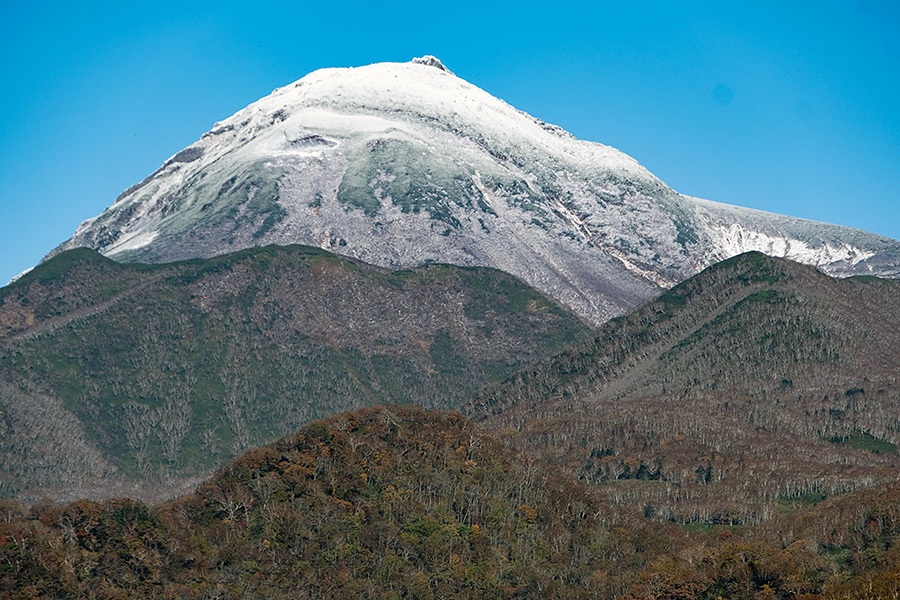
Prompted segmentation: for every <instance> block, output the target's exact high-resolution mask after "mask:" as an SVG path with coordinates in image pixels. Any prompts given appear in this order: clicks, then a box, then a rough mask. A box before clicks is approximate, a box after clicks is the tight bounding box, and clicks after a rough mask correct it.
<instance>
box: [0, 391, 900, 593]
mask: <svg viewBox="0 0 900 600" xmlns="http://www.w3.org/2000/svg"><path fill="white" fill-rule="evenodd" d="M493 437H494V436H492V435H490V434H489V433H488V432H485V431H483V430H481V429H480V428H479V427H478V426H476V425H474V424H473V423H471V422H469V421H467V420H466V419H465V418H464V417H462V416H461V415H460V414H458V413H447V412H442V411H425V410H422V409H420V408H415V407H407V408H397V407H372V408H363V409H359V410H356V411H353V412H349V413H343V414H340V415H336V416H334V417H331V418H329V419H327V420H324V421H315V422H313V423H310V424H309V425H308V426H307V427H305V428H303V429H302V430H301V431H300V432H298V433H296V434H293V435H290V436H287V437H285V438H283V439H281V440H279V441H277V442H275V443H273V444H271V445H269V446H265V447H262V448H257V449H254V450H250V451H248V452H246V453H244V454H243V455H241V456H240V457H239V458H237V459H236V460H234V461H232V462H231V463H229V464H228V465H227V466H225V467H223V468H222V469H221V470H219V471H218V472H217V473H216V475H215V476H214V477H212V478H211V479H209V480H208V481H206V482H205V483H203V484H202V485H201V486H200V487H199V488H198V490H197V491H196V492H195V493H192V494H188V495H186V496H183V497H181V498H179V499H177V500H173V501H169V502H166V503H163V504H159V505H156V506H147V505H145V504H142V503H140V502H137V501H133V500H107V501H102V502H91V501H79V502H75V503H72V504H69V505H65V506H58V505H37V506H33V507H31V508H28V507H26V506H24V505H21V504H18V503H16V502H13V501H5V502H2V503H0V594H2V597H3V598H10V599H13V600H16V599H22V598H73V597H86V598H87V597H89V598H98V599H101V598H102V599H105V598H250V597H253V598H262V597H265V598H338V599H343V598H347V599H350V598H387V599H390V598H397V599H399V598H417V599H418V598H421V599H428V600H431V599H436V598H503V599H507V598H508V599H513V598H535V599H537V598H627V599H629V600H637V599H639V598H640V599H643V598H718V597H722V598H731V599H734V600H740V599H759V598H783V599H788V598H803V599H805V600H817V599H822V598H847V599H850V598H854V599H856V598H858V599H867V600H868V599H872V600H874V599H875V598H890V597H894V596H893V595H896V594H898V593H900V578H898V577H897V571H898V568H900V555H898V554H897V552H896V548H897V545H896V544H897V541H898V540H900V518H898V517H900V513H898V505H900V504H898V500H900V488H898V486H897V485H896V484H894V485H882V486H879V487H878V488H875V489H871V490H867V491H866V492H857V493H852V494H848V495H846V496H844V497H842V498H837V499H834V500H828V501H825V502H823V503H821V504H819V505H817V506H814V507H807V508H803V509H799V510H798V511H796V512H794V513H792V514H791V515H784V516H780V517H777V518H775V519H773V520H772V521H770V522H768V523H767V524H766V525H765V526H761V527H744V528H725V527H720V528H718V529H716V530H714V531H712V532H710V533H701V532H691V531H688V530H687V529H686V528H683V527H679V526H677V525H674V524H666V523H655V522H653V521H650V520H646V519H643V518H642V517H635V516H634V515H633V514H631V512H630V511H622V510H618V509H616V508H615V507H610V506H604V504H603V502H602V500H601V499H600V498H598V497H597V496H595V495H594V494H593V493H592V491H593V489H594V488H592V487H591V486H588V485H586V484H584V483H579V482H576V481H574V480H572V479H570V478H567V477H566V476H565V475H564V474H561V473H559V472H558V469H555V468H554V467H552V466H548V465H543V464H541V463H539V462H536V461H534V460H532V459H529V458H527V457H524V456H522V455H518V454H515V453H512V452H510V451H509V450H508V449H505V448H504V447H503V446H502V445H500V444H498V443H497V441H496V440H495V439H493ZM892 594H893V595H892Z"/></svg>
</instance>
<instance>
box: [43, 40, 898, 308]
mask: <svg viewBox="0 0 900 600" xmlns="http://www.w3.org/2000/svg"><path fill="white" fill-rule="evenodd" d="M271 243H277V244H291V243H302V244H308V245H311V246H318V247H321V248H325V249H329V250H331V251H334V252H338V253H340V254H343V255H347V256H353V257H355V258H358V259H360V260H364V261H366V262H368V263H371V264H376V265H380V266H383V267H388V268H392V269H396V268H408V267H412V266H417V265H422V264H427V263H429V262H439V263H451V264H457V265H463V266H475V265H480V266H489V267H494V268H498V269H500V270H503V271H506V272H508V273H511V274H513V275H515V276H516V277H519V278H520V279H522V280H523V281H525V282H526V283H528V284H529V285H531V286H533V287H535V288H536V289H538V290H540V291H541V292H542V293H544V294H546V295H548V296H550V297H552V298H554V299H555V300H556V301H558V302H560V303H561V304H563V305H564V306H567V307H569V308H570V309H571V310H573V311H574V312H576V313H577V314H579V315H580V316H581V317H582V318H584V319H586V320H587V321H589V322H590V323H593V324H599V323H602V322H605V321H606V320H608V319H610V318H612V317H614V316H617V315H621V314H623V313H625V312H627V311H628V310H630V309H632V308H634V307H635V306H637V305H639V304H641V303H642V302H644V301H646V300H649V299H651V298H653V297H655V296H656V295H658V294H659V292H660V291H661V290H662V289H665V288H668V287H671V286H672V285H674V284H676V283H678V282H680V281H682V280H684V279H686V278H688V277H690V276H692V275H694V274H696V273H697V272H699V271H700V270H702V269H703V268H705V267H707V266H709V265H711V264H713V263H715V262H718V261H719V260H722V259H725V258H729V257H731V256H734V255H736V254H739V253H741V252H746V251H749V250H760V251H763V252H766V253H768V254H771V255H775V256H784V257H788V258H791V259H794V260H798V261H801V262H804V263H808V264H813V265H816V266H818V267H820V268H821V269H823V270H824V271H826V272H828V273H831V274H836V275H849V274H875V275H887V276H896V275H897V274H898V273H900V242H897V241H896V240H891V239H887V238H884V237H880V236H877V235H873V234H870V233H866V232H863V231H859V230H855V229H850V228H846V227H839V226H837V225H827V224H823V223H815V222H812V221H807V220H803V219H795V218H789V217H784V216H781V215H775V214H771V213H764V212H761V211H751V210H747V209H741V208H737V207H732V206H728V205H725V204H718V203H715V202H708V201H705V200H698V199H695V198H690V197H687V196H683V195H681V194H679V193H677V192H675V191H674V190H672V189H671V188H669V187H668V186H667V185H666V184H665V183H663V182H662V181H660V180H659V179H658V178H656V177H655V176H653V174H652V173H650V172H649V171H647V170H646V169H645V168H644V167H642V166H641V165H640V164H639V163H638V162H637V161H636V160H634V159H633V158H631V157H629V156H627V155H625V154H623V153H622V152H620V151H618V150H616V149H614V148H610V147H609V146H604V145H602V144H597V143H593V142H586V141H582V140H578V139H576V138H575V137H574V136H572V135H570V134H568V133H567V132H565V131H563V130H562V129H560V128H559V127H556V126H554V125H550V124H548V123H545V122H543V121H541V120H539V119H536V118H534V117H531V116H529V115H527V114H525V113H523V112H521V111H518V110H516V109H515V108H513V107H512V106H510V105H508V104H507V103H505V102H503V101H502V100H500V99H498V98H495V97H493V96H491V95H490V94H488V93H487V92H485V91H483V90H481V89H479V88H477V87H476V86H474V85H472V84H470V83H468V82H466V81H465V80H463V79H461V78H459V77H457V76H455V75H454V74H453V73H451V72H449V71H448V70H447V69H446V68H444V67H443V65H441V63H440V61H437V60H436V59H434V58H426V59H419V60H415V61H413V62H410V63H405V64H400V63H382V64H375V65H369V66H365V67H360V68H352V69H322V70H319V71H315V72H313V73H310V74H309V75H307V76H306V77H303V78H302V79H300V80H299V81H296V82H294V83H292V84H290V85H288V86H285V87H283V88H279V89H277V90H275V91H273V92H272V94H270V95H269V96H266V97H265V98H262V99H260V100H259V101H257V102H254V103H253V104H251V105H250V106H248V107H247V108H245V109H243V110H241V111H239V112H237V113H236V114H235V115H233V116H231V117H229V118H227V119H225V120H223V121H222V122H220V123H217V124H216V125H215V126H214V127H213V129H212V130H210V131H209V132H207V133H206V134H204V135H203V136H202V137H201V138H200V139H199V140H198V141H197V142H195V143H194V144H191V145H190V146H189V147H187V148H185V149H183V150H181V151H180V152H178V153H176V154H175V155H173V156H172V157H171V158H170V159H168V160H167V161H165V162H164V164H163V165H162V166H161V167H160V168H159V169H158V170H157V171H156V172H154V173H152V174H150V175H149V176H148V177H147V178H146V179H144V180H143V181H141V182H139V183H136V184H135V185H133V186H132V187H130V188H129V189H127V190H125V191H124V192H123V193H122V194H121V195H120V196H119V198H117V199H116V200H115V202H114V203H113V204H112V205H111V206H110V207H109V208H108V209H107V210H106V211H104V212H103V213H102V214H100V215H98V216H97V217H95V218H93V219H89V220H87V221H85V222H84V223H82V224H81V226H79V227H78V229H77V231H76V232H75V233H74V235H73V236H72V238H71V239H69V240H68V241H66V242H65V243H63V244H62V245H61V246H60V247H59V248H58V249H57V250H56V251H54V252H58V251H61V250H66V249H72V248H76V247H82V246H84V247H90V248H94V249H96V250H99V251H100V252H102V253H103V254H104V255H106V256H109V257H111V258H114V259H116V260H120V261H141V262H168V261H172V260H181V259H186V258H193V257H210V256H215V255H218V254H223V253H226V252H232V251H235V250H239V249H242V248H247V247H251V246H261V245H265V244H271Z"/></svg>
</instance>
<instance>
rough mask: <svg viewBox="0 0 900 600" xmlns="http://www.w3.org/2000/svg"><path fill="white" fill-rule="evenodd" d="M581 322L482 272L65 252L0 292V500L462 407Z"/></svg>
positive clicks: (107, 484)
mask: <svg viewBox="0 0 900 600" xmlns="http://www.w3.org/2000/svg"><path fill="white" fill-rule="evenodd" d="M587 332H588V329H587V328H586V327H585V326H584V325H583V324H582V323H581V322H580V321H579V320H578V319H577V318H575V317H574V316H572V315H570V314H569V313H567V312H565V311H564V310H562V309H561V308H560V307H559V306H558V305H556V304H555V303H554V302H553V301H551V300H548V299H547V298H546V297H544V296H542V295H541V294H540V293H538V292H536V291H534V290H533V289H531V288H529V287H527V286H526V285H524V284H523V283H521V282H520V281H518V280H517V279H515V278H514V277H511V276H509V275H506V274H505V273H501V272H499V271H496V270H493V269H485V268H459V267H452V266H445V265H429V266H425V267H420V268H417V269H413V270H407V271H398V272H390V271H387V270H385V269H381V268H377V267H372V266H369V265H365V264H363V263H360V262H358V261H355V260H352V259H347V258H343V257H338V256H335V255H333V254H330V253H328V252H326V251H323V250H320V249H317V248H309V247H300V246H292V247H265V248H258V249H251V250H246V251H242V252H239V253H237V254H231V255H226V256H222V257H217V258H214V259H209V260H193V261H187V262H181V263H174V264H167V265H142V264H119V263H116V262H114V261H111V260H109V259H107V258H104V257H102V256H100V255H99V254H97V253H96V252H94V251H92V250H86V249H81V250H73V251H70V252H65V253H63V254H60V255H58V256H56V257H55V258H54V259H52V260H50V261H48V262H46V263H44V264H42V265H40V266H39V267H38V268H37V269H35V270H34V271H32V272H30V273H29V274H27V275H26V276H24V277H22V278H21V279H20V280H18V281H17V282H16V283H14V284H12V285H10V286H8V287H6V288H3V289H2V290H0V472H2V473H3V474H4V476H3V477H2V478H0V495H3V496H9V495H17V496H19V497H42V496H51V497H57V498H77V497H83V496H89V497H102V496H109V495H118V494H128V495H131V496H137V497H145V498H156V497H160V496H165V495H166V494H171V492H172V490H175V489H182V488H183V487H184V486H186V485H190V484H191V482H195V481H196V479H192V478H195V477H197V476H199V475H203V474H205V473H209V472H211V470H212V469H213V468H215V467H217V466H219V465H221V464H223V463H224V462H225V461H226V460H227V459H229V458H230V457H233V456H235V455H236V454H237V453H239V452H240V451H242V450H244V449H246V448H249V447H251V446H255V445H258V444H260V443H263V442H265V441H268V440H271V439H274V438H275V437H277V436H280V435H283V434H285V433H287V432H290V431H295V430H296V429H297V428H298V427H300V426H301V425H302V424H304V423H306V422H308V421H309V420H311V419H314V418H319V417H324V416H329V415H331V414H334V413H336V412H340V411H342V410H347V409H350V408H354V407H359V406H365V405H371V404H380V403H385V402H392V403H399V404H405V403H408V402H413V403H417V404H419V405H422V406H426V407H438V408H451V407H456V406H460V405H462V404H463V403H464V402H466V401H467V400H468V399H469V398H470V397H471V396H472V395H473V394H475V393H477V392H478V391H479V390H480V389H481V388H483V387H484V386H485V385H487V384H488V383H489V382H492V381H499V380H502V379H504V378H506V377H508V376H510V375H511V374H512V373H513V372H514V371H515V370H517V369H519V368H521V367H523V366H525V365H528V364H531V363H534V362H537V361H540V360H542V359H545V358H547V357H548V356H550V355H552V354H555V353H558V352H560V351H561V350H562V349H563V348H565V347H566V345H567V344H568V343H570V342H571V341H572V340H573V339H575V338H578V337H579V336H583V335H585V334H586V333H587Z"/></svg>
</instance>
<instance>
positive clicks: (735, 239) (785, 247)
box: [710, 223, 875, 267]
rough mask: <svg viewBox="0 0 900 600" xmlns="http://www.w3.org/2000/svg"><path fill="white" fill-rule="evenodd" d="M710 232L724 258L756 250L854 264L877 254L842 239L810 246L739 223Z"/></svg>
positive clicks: (811, 261) (822, 262)
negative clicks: (836, 241) (833, 242)
mask: <svg viewBox="0 0 900 600" xmlns="http://www.w3.org/2000/svg"><path fill="white" fill-rule="evenodd" d="M710 234H711V237H712V238H713V242H714V243H715V245H716V247H717V248H718V249H719V251H720V252H722V253H723V255H724V256H723V257H722V258H730V257H732V256H737V255H738V254H742V253H744V252H750V251H753V250H756V251H759V252H762V253H764V254H768V255H769V256H776V257H780V258H788V259H790V260H794V261H797V262H800V263H804V264H808V265H814V266H817V267H819V266H823V265H829V264H832V263H836V262H840V261H846V262H848V263H850V265H855V264H857V263H858V262H860V261H863V260H866V259H868V258H871V257H873V256H875V252H872V251H868V250H863V249H861V248H857V247H855V246H851V245H850V244H847V243H843V242H840V243H839V244H837V245H834V244H829V243H828V242H826V241H822V245H821V246H811V245H809V244H807V243H805V242H803V241H800V240H797V239H792V238H790V237H787V236H771V235H768V234H766V233H763V232H761V231H755V230H753V229H747V228H745V227H743V226H742V225H741V224H740V223H731V224H729V225H715V226H713V227H712V228H711V229H710Z"/></svg>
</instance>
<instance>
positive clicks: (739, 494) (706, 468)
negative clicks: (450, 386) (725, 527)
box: [468, 253, 900, 524]
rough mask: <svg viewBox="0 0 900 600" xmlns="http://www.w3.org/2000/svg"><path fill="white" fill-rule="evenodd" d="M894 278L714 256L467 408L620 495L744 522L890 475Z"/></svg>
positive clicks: (676, 515) (897, 359) (895, 440)
mask: <svg viewBox="0 0 900 600" xmlns="http://www.w3.org/2000/svg"><path fill="white" fill-rule="evenodd" d="M898 324H900V282H897V281H892V280H883V279H878V278H872V277H861V278H860V277H855V278H849V279H842V280H839V279H833V278H831V277H829V276H826V275H824V274H822V273H820V272H819V271H816V270H815V269H813V268H811V267H807V266H804V265H799V264H796V263H792V262H789V261H785V260H781V259H774V258H770V257H767V256H765V255H763V254H760V253H749V254H744V255H741V256H738V257H735V258H732V259H729V260H727V261H724V262H722V263H719V264H717V265H715V266H713V267H710V268H709V269H707V270H705V271H704V272H702V273H701V274H699V275H697V276H695V277H693V278H691V279H689V280H687V281H685V282H684V283H682V284H680V285H678V286H677V287H675V288H673V289H671V290H669V291H668V292H666V293H665V294H663V295H662V296H661V297H659V298H658V299H656V300H655V301H653V302H651V303H649V304H647V305H645V306H644V307H642V308H640V309H638V310H636V311H634V312H632V313H629V314H628V315H626V316H624V317H620V318H617V319H614V320H612V321H610V322H609V323H607V324H606V325H604V326H603V327H602V328H600V329H599V330H598V332H597V335H596V337H595V338H594V339H593V340H591V341H589V342H585V343H582V344H580V345H578V346H576V347H574V348H573V349H571V350H568V351H566V352H564V353H562V354H561V355H559V356H557V357H555V358H554V359H553V360H552V361H549V362H548V363H547V364H543V365H540V366H538V367H537V368H536V369H533V370H531V371H529V372H527V373H523V374H520V375H517V376H516V377H514V378H513V379H511V380H510V381H508V382H505V383H504V384H503V385H501V386H499V387H498V388H497V389H494V390H492V391H491V392H490V393H488V394H487V395H485V396H484V397H483V398H482V399H481V400H480V401H478V402H476V403H474V404H473V405H472V406H470V407H469V409H468V411H469V412H471V413H472V414H473V415H474V416H475V417H477V418H478V419H479V420H482V421H484V422H485V423H486V424H487V425H488V426H490V427H491V428H493V429H496V430H500V431H505V432H506V434H507V437H508V441H509V442H510V443H512V444H513V445H515V446H517V447H519V448H522V449H529V450H531V451H534V452H537V453H538V454H540V455H541V456H543V457H544V458H545V459H546V460H548V461H550V462H554V463H556V464H558V465H560V466H562V467H565V468H567V469H569V470H570V472H571V473H572V474H573V475H576V476H578V477H579V478H581V479H583V480H586V481H590V482H593V483H598V484H600V485H599V487H598V489H600V490H602V491H603V493H605V494H608V496H609V497H610V498H611V499H612V500H613V501H614V502H617V503H624V504H632V505H637V506H644V507H647V512H648V513H649V514H653V515H657V516H659V517H661V518H665V519H673V520H677V521H681V522H691V521H699V522H706V523H725V524H747V523H755V522H758V521H760V520H764V519H769V518H771V517H772V516H773V515H775V514H776V511H777V510H779V509H784V508H786V507H790V506H792V505H793V503H794V502H800V503H802V502H803V499H807V500H808V499H821V498H822V497H824V496H826V495H833V494H839V493H842V492H844V491H847V490H850V489H855V488H858V487H865V486H869V485H872V484H875V483H877V482H879V481H893V480H895V479H896V478H897V477H898V476H900V460H898V456H897V446H898V444H900V428H898V423H900V380H898V369H897V365H898V364H900V325H898Z"/></svg>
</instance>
